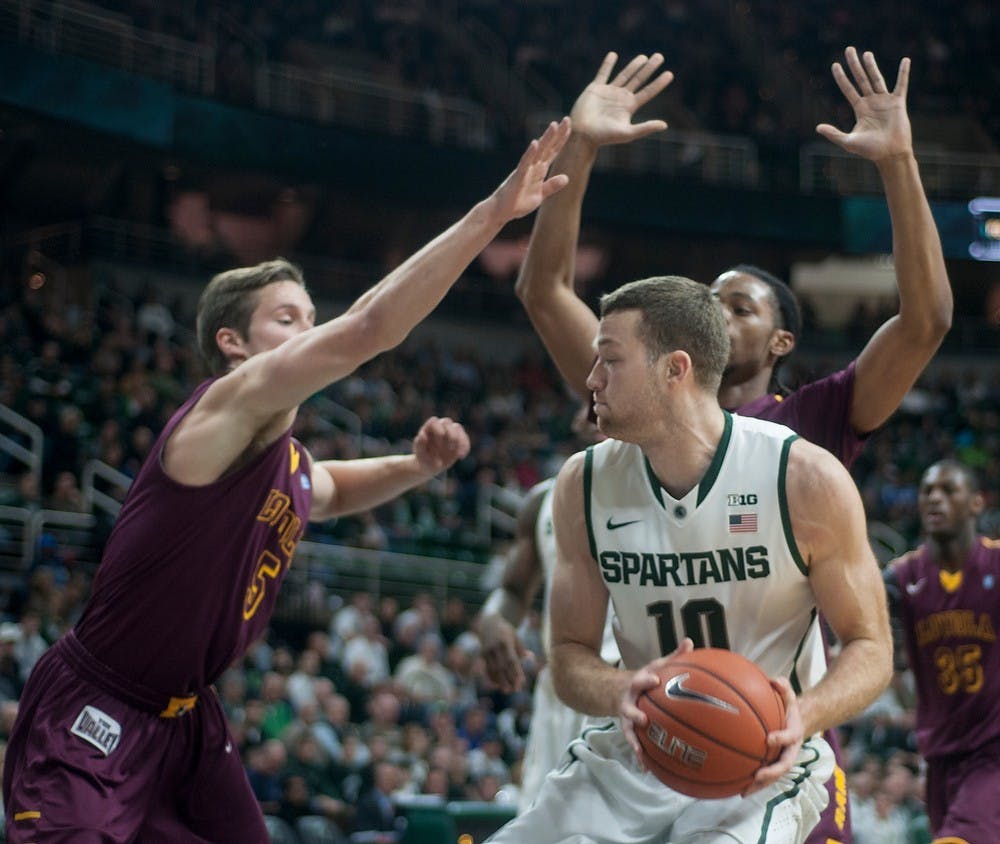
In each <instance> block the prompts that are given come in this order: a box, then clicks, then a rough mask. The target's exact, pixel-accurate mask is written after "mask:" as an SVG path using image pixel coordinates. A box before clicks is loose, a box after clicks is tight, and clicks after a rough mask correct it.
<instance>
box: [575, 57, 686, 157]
mask: <svg viewBox="0 0 1000 844" xmlns="http://www.w3.org/2000/svg"><path fill="white" fill-rule="evenodd" d="M617 60H618V55H617V54H616V53H608V54H607V56H605V57H604V62H603V63H602V64H601V67H600V69H599V70H598V71H597V75H596V76H595V77H594V81H593V82H591V83H590V84H589V85H588V86H587V87H586V88H584V89H583V92H582V93H581V94H580V96H579V97H577V100H576V102H575V103H574V104H573V110H572V111H571V112H570V117H571V118H572V120H573V131H574V132H575V133H576V134H578V135H583V136H585V137H587V138H589V139H590V140H591V141H593V142H594V143H595V144H597V145H598V146H603V145H605V144H624V143H628V142H629V141H634V140H636V139H637V138H642V137H645V136H646V135H649V134H651V133H653V132H662V131H663V130H664V129H666V128H667V124H666V123H665V122H664V121H662V120H647V121H645V122H643V123H635V124H633V123H632V117H633V116H634V115H635V113H636V112H637V111H638V110H639V109H640V108H642V106H644V105H645V104H646V103H648V102H649V101H650V100H651V99H653V97H655V96H656V95H657V94H659V93H660V92H661V91H662V90H663V89H664V88H666V87H667V86H668V85H669V84H670V83H671V82H672V81H673V79H674V75H673V73H671V72H670V71H669V70H668V71H665V72H663V73H661V74H660V75H659V76H657V77H655V78H654V79H653V80H652V81H651V82H650V81H649V80H650V78H651V77H652V76H653V74H654V73H656V71H657V70H658V69H659V67H660V65H662V64H663V56H662V55H661V54H660V53H654V54H653V55H652V56H649V57H648V58H647V57H646V56H641V55H640V56H636V57H635V58H634V59H632V61H630V62H629V63H628V64H627V65H626V66H625V67H624V68H623V69H622V70H620V71H619V72H618V74H617V75H616V76H615V78H614V79H612V80H611V81H608V80H609V79H610V77H611V71H612V70H613V68H614V66H615V62H616V61H617Z"/></svg>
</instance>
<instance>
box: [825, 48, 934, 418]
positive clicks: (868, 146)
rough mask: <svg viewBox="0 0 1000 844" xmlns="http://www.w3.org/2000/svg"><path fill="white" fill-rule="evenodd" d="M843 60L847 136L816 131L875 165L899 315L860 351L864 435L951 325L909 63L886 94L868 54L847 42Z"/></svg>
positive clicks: (857, 403) (857, 402)
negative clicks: (914, 131) (917, 144)
mask: <svg viewBox="0 0 1000 844" xmlns="http://www.w3.org/2000/svg"><path fill="white" fill-rule="evenodd" d="M845 57H846V62H847V66H848V68H850V71H851V75H852V76H853V77H854V83H852V82H851V80H850V79H849V78H848V76H847V73H846V72H845V70H844V68H843V67H842V66H841V65H840V64H839V63H835V64H834V65H833V78H834V79H835V80H836V82H837V86H838V87H839V88H840V90H841V91H842V92H843V93H844V96H845V97H846V98H847V101H848V102H849V103H850V104H851V107H852V108H853V109H854V116H855V121H856V122H855V124H854V128H853V129H852V130H851V131H850V133H845V132H841V131H840V130H838V129H836V128H834V127H833V126H831V125H829V124H826V123H823V124H820V125H819V126H817V127H816V131H817V132H819V133H820V134H821V135H822V136H823V137H824V138H827V139H828V140H830V141H832V142H833V143H835V144H837V145H838V146H840V147H842V148H843V149H845V150H847V151H848V152H851V153H854V154H855V155H860V156H861V157H863V158H867V159H868V160H869V161H872V162H874V164H875V166H876V167H878V171H879V175H880V176H881V178H882V184H883V185H884V187H885V196H886V201H887V203H888V205H889V215H890V217H891V218H892V236H893V254H894V258H895V263H896V280H897V284H898V285H899V313H898V314H897V315H896V316H894V317H892V318H891V319H890V320H888V321H887V322H886V323H885V324H884V325H883V326H881V327H880V328H879V329H878V331H876V332H875V334H874V335H873V336H872V338H871V339H870V340H869V341H868V344H867V345H866V346H865V348H864V349H863V350H862V352H861V354H860V355H859V356H858V362H857V369H856V373H855V380H854V396H853V402H852V407H851V426H852V427H853V428H854V430H855V431H856V432H858V433H859V434H866V433H868V432H870V431H873V430H875V429H876V428H878V427H879V426H880V425H882V424H883V423H884V422H885V421H886V420H887V419H888V418H889V417H890V416H891V415H892V414H893V413H894V412H895V410H896V409H897V408H898V407H899V404H900V402H901V401H902V400H903V397H904V396H905V395H906V393H907V392H908V391H909V389H910V388H911V387H912V386H913V384H914V383H915V382H916V380H917V378H918V377H920V373H921V372H923V370H924V368H925V367H926V366H927V363H928V362H929V361H930V359H931V358H932V357H933V356H934V353H935V352H936V351H937V349H938V346H940V345H941V341H942V340H943V339H944V336H945V334H947V333H948V330H949V329H950V328H951V315H952V294H951V286H950V284H949V282H948V274H947V272H946V271H945V266H944V255H943V254H942V251H941V239H940V237H939V236H938V231H937V227H936V226H935V224H934V218H933V216H931V209H930V206H929V205H928V202H927V197H926V196H925V195H924V189H923V185H922V184H921V182H920V172H919V170H918V167H917V160H916V158H915V157H914V155H913V142H912V138H911V133H910V120H909V117H908V116H907V113H906V91H907V86H908V84H909V77H910V60H909V59H903V60H902V61H901V62H900V64H899V73H898V75H897V77H896V86H895V88H893V90H892V91H891V92H890V91H889V90H888V89H887V88H886V84H885V80H884V79H883V78H882V74H881V72H880V71H879V68H878V65H877V64H876V63H875V57H874V56H873V55H872V54H871V53H870V52H868V53H865V54H864V55H863V56H862V57H860V58H859V57H858V53H857V51H856V50H855V49H854V48H853V47H848V48H847V50H846V51H845Z"/></svg>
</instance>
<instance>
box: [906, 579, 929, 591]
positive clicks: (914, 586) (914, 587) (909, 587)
mask: <svg viewBox="0 0 1000 844" xmlns="http://www.w3.org/2000/svg"><path fill="white" fill-rule="evenodd" d="M924 580H926V578H923V577H921V578H920V580H918V581H917V582H916V583H907V584H906V593H907V594H908V595H916V594H917V592H919V591H920V590H921V589H923V588H924Z"/></svg>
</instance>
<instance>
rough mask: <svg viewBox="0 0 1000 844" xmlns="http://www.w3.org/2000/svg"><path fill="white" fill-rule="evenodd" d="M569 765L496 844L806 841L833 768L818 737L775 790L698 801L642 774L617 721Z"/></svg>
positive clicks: (596, 730)
mask: <svg viewBox="0 0 1000 844" xmlns="http://www.w3.org/2000/svg"><path fill="white" fill-rule="evenodd" d="M568 760H569V761H568V762H567V763H566V764H565V765H564V766H563V767H562V768H561V769H560V770H558V771H557V772H555V773H553V774H552V775H551V776H549V777H548V778H547V779H546V780H545V782H544V784H543V785H542V788H541V790H540V792H539V794H538V796H537V799H536V800H535V802H534V803H533V804H532V806H531V807H530V808H529V809H528V810H527V811H526V812H524V813H523V814H521V815H519V816H518V817H516V818H515V819H514V820H512V821H511V822H510V823H508V824H507V825H506V826H503V827H501V828H500V829H499V830H497V831H496V832H495V833H494V834H493V835H492V836H491V837H490V838H489V839H487V840H488V841H489V842H491V844H668V842H669V843H670V844H694V842H697V844H758V842H762V841H766V842H767V844H801V842H804V841H805V839H806V837H807V836H808V834H809V831H810V830H811V829H812V828H813V827H814V826H815V825H816V824H817V823H818V821H819V816H820V813H821V812H822V811H823V809H824V808H825V807H826V804H827V801H828V799H829V795H828V793H827V790H826V788H825V787H824V783H825V782H826V780H827V779H828V778H829V777H830V775H831V774H832V772H833V766H834V758H833V751H832V750H831V749H830V746H829V745H828V744H827V743H826V742H825V741H824V740H823V739H822V738H820V737H813V738H811V739H809V740H808V741H807V742H805V744H803V746H802V751H801V753H800V754H799V757H798V759H797V760H796V763H795V765H794V766H793V767H792V769H791V770H790V771H789V772H788V773H787V774H786V775H785V776H784V777H782V778H781V779H780V780H779V781H778V782H776V783H775V784H773V785H772V786H770V787H769V788H766V789H764V790H763V791H758V792H756V793H755V794H753V795H751V796H750V797H747V798H742V797H729V798H726V799H724V800H696V799H694V798H692V797H685V796H684V795H682V794H678V793H677V792H675V791H672V790H670V789H669V788H667V787H666V786H665V785H663V783H661V782H660V781H659V780H658V779H656V778H655V777H654V776H653V775H652V774H649V773H643V772H641V771H640V770H639V768H638V763H637V761H636V758H635V753H634V752H633V751H632V748H630V747H629V746H628V742H627V741H626V740H625V736H624V734H623V733H622V731H621V729H620V728H619V726H618V724H617V722H611V723H605V725H603V726H600V727H588V728H587V729H585V730H584V732H583V734H582V735H581V737H580V738H579V739H578V740H576V741H574V742H572V744H571V745H570V748H569V755H568Z"/></svg>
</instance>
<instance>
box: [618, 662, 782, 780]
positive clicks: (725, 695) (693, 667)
mask: <svg viewBox="0 0 1000 844" xmlns="http://www.w3.org/2000/svg"><path fill="white" fill-rule="evenodd" d="M638 705H639V708H640V709H641V710H642V711H643V712H645V713H646V715H647V716H648V718H649V724H648V725H647V726H646V727H645V728H644V729H640V730H637V731H636V732H637V734H638V738H639V742H640V744H641V745H642V748H643V750H645V752H646V754H647V756H648V757H649V762H650V764H649V769H650V772H651V773H652V774H655V775H656V777H657V778H658V779H659V780H660V781H661V782H663V783H664V784H666V785H668V786H670V788H672V789H674V790H675V791H679V792H680V793H681V794H686V795H688V796H690V797H699V798H721V797H731V796H733V795H734V794H739V793H741V792H742V791H743V790H744V789H745V788H747V787H748V786H749V785H750V784H751V782H753V778H754V774H755V773H756V772H757V769H758V768H760V767H761V766H762V765H768V764H771V763H772V762H774V761H775V760H776V759H777V758H778V756H779V755H780V748H770V749H769V748H768V746H767V734H768V733H769V732H771V731H772V730H777V729H780V728H781V727H783V726H784V723H785V706H784V702H783V701H782V699H781V697H780V695H779V693H778V692H777V690H776V689H775V688H774V687H773V686H772V685H771V682H770V680H769V679H768V677H767V675H766V674H764V672H763V671H761V669H760V668H758V667H757V666H756V665H755V664H754V663H752V662H751V661H750V660H748V659H747V658H746V657H743V656H740V655H739V654H736V653H733V652H732V651H727V650H723V649H720V648H700V649H697V650H694V651H692V652H691V653H688V654H685V655H684V656H682V657H680V658H678V659H677V660H675V661H673V662H671V663H670V665H668V666H666V667H665V668H663V669H662V670H661V671H660V684H659V685H658V686H656V687H655V688H652V689H649V690H648V691H645V692H643V693H642V694H641V695H639V699H638Z"/></svg>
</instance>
